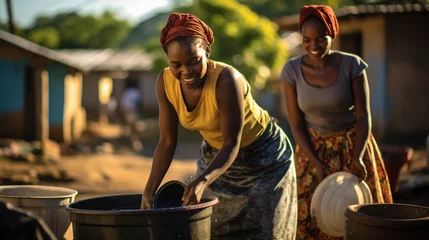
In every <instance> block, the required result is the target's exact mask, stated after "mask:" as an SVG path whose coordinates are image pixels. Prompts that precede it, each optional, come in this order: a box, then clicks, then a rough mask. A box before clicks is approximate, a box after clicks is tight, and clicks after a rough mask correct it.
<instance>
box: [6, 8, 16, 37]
mask: <svg viewBox="0 0 429 240" xmlns="http://www.w3.org/2000/svg"><path fill="white" fill-rule="evenodd" d="M6 5H7V15H8V22H9V31H10V33H12V34H16V30H15V24H14V23H13V10H12V1H11V0H6Z"/></svg>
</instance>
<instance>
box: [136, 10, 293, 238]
mask: <svg viewBox="0 0 429 240" xmlns="http://www.w3.org/2000/svg"><path fill="white" fill-rule="evenodd" d="M213 42H214V38H213V34H212V30H211V29H210V28H209V27H208V26H207V25H206V24H205V23H204V22H202V21H201V20H200V19H198V18H197V17H196V16H194V15H192V14H180V13H173V14H171V15H170V16H169V19H168V21H167V24H166V26H165V27H164V28H163V30H162V32H161V45H162V47H163V48H164V51H165V52H166V54H167V57H168V61H169V67H167V68H165V69H164V70H163V71H162V72H161V73H160V74H159V76H158V79H157V97H158V103H159V112H160V115H159V118H160V119H159V121H160V139H159V142H158V146H157V148H156V150H155V154H154V159H153V164H152V169H151V173H150V177H149V180H148V183H147V184H146V187H145V190H144V194H143V199H142V205H141V207H142V209H150V208H151V207H152V203H153V196H154V193H155V191H156V189H157V188H158V187H159V185H160V183H161V182H162V179H163V178H164V176H165V174H166V172H167V170H168V168H169V166H170V163H171V161H172V158H173V156H174V151H175V148H176V144H177V129H178V123H179V122H180V123H181V124H182V126H183V127H185V128H187V129H190V130H197V131H199V132H200V133H201V135H202V136H203V138H204V140H203V143H202V147H201V158H200V159H199V160H198V171H197V178H196V179H195V180H194V181H193V182H191V183H190V184H189V185H188V186H187V187H186V190H185V193H184V196H183V201H184V205H190V204H196V203H198V202H199V201H200V199H201V197H202V195H203V193H206V194H213V195H215V196H217V197H218V198H219V204H217V205H215V206H214V207H213V215H212V225H211V226H212V239H294V238H295V231H296V219H297V207H296V204H297V202H296V176H295V169H294V164H293V150H292V148H291V145H290V143H289V140H288V138H287V136H286V135H285V133H284V132H283V131H282V130H281V129H280V128H279V127H278V125H277V124H276V123H275V122H274V121H272V118H271V117H270V116H269V114H268V113H267V111H265V110H263V109H262V108H261V107H259V106H258V104H257V103H256V102H255V101H254V99H253V97H252V95H251V93H250V86H249V84H248V83H247V81H246V79H245V77H244V76H243V75H242V74H241V73H240V72H238V71H237V70H236V69H235V68H233V67H231V66H229V65H227V64H224V63H221V62H216V61H213V60H209V59H208V57H209V55H210V49H211V45H212V44H213Z"/></svg>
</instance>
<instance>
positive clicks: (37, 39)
mask: <svg viewBox="0 0 429 240" xmlns="http://www.w3.org/2000/svg"><path fill="white" fill-rule="evenodd" d="M28 40H30V41H32V42H34V43H36V44H39V45H41V46H44V47H47V48H57V47H58V44H59V42H60V35H59V33H58V31H57V30H56V29H55V28H53V27H43V28H38V29H35V30H32V31H30V32H29V33H28Z"/></svg>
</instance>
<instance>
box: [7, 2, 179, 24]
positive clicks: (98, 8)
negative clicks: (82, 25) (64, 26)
mask: <svg viewBox="0 0 429 240" xmlns="http://www.w3.org/2000/svg"><path fill="white" fill-rule="evenodd" d="M171 1H172V0H11V2H12V10H13V18H14V21H15V24H17V25H18V26H21V27H27V26H29V25H31V23H32V22H33V20H34V19H35V18H36V17H37V16H38V15H48V16H51V15H55V14H56V13H59V12H64V11H70V10H73V9H76V10H78V11H79V13H82V14H88V13H93V14H100V13H102V12H104V11H105V10H107V9H110V10H113V11H114V12H116V13H117V16H119V17H120V18H121V19H128V20H129V21H130V22H131V23H132V24H135V23H138V22H140V21H141V20H143V19H145V18H147V17H150V16H151V15H153V14H155V13H156V12H158V11H167V10H170V8H171V5H170V4H169V3H170V2H171ZM0 21H1V22H4V23H6V22H7V7H6V0H0Z"/></svg>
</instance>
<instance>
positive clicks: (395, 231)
mask: <svg viewBox="0 0 429 240" xmlns="http://www.w3.org/2000/svg"><path fill="white" fill-rule="evenodd" d="M344 230H345V234H344V239H346V240H372V239H374V240H381V239H389V240H404V239H405V240H415V239H416V240H417V239H428V237H429V208H427V207H423V206H416V205H409V204H397V203H394V204H364V205H350V206H349V207H348V208H347V210H346V222H345V229H344Z"/></svg>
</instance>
